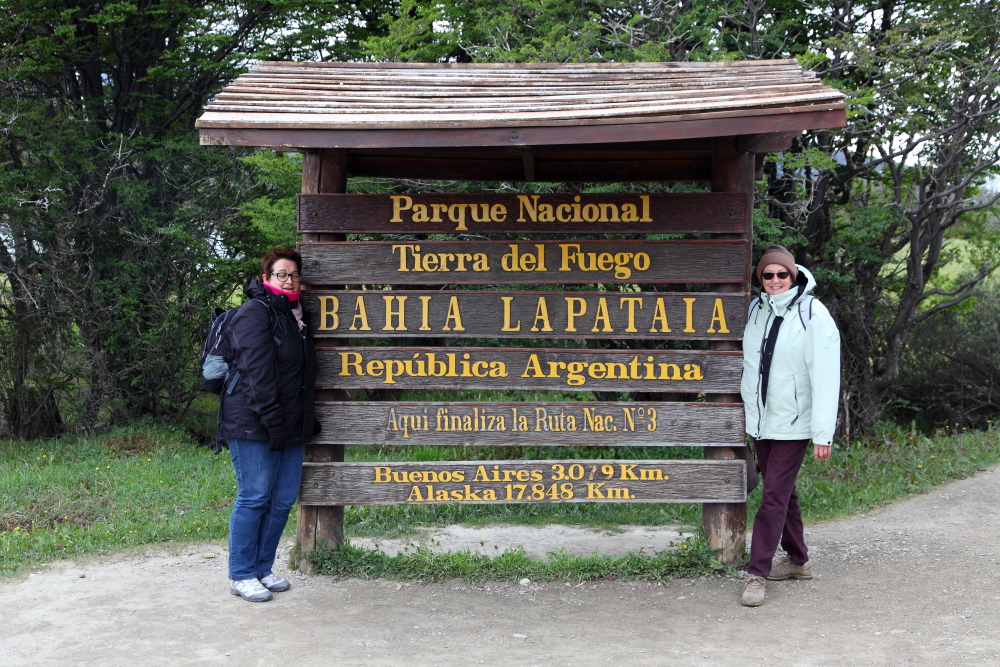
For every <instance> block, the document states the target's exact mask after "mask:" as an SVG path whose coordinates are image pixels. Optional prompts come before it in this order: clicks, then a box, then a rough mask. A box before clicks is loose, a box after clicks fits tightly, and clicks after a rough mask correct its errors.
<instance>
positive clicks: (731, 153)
mask: <svg viewBox="0 0 1000 667" xmlns="http://www.w3.org/2000/svg"><path fill="white" fill-rule="evenodd" d="M738 140H739V137H735V136H732V137H715V139H714V140H713V145H712V192H745V193H746V194H747V199H746V207H747V231H746V233H744V234H717V235H713V238H718V239H746V240H747V241H748V242H749V243H750V244H752V242H753V196H754V185H755V183H754V154H753V153H751V152H744V151H740V150H739V148H738ZM747 252H748V254H750V255H751V256H750V257H747V262H746V266H747V267H748V270H747V275H746V278H745V280H744V284H743V285H737V284H728V285H720V286H719V288H718V291H720V292H725V291H732V292H737V291H743V292H745V293H747V294H749V292H750V271H752V270H753V269H752V267H750V260H751V258H752V254H753V251H752V245H748V247H747ZM745 307H746V306H744V308H745ZM709 345H710V348H711V349H712V350H740V349H741V348H742V344H741V343H740V342H738V341H728V340H720V341H712V342H711V343H710V344H709ZM708 401H709V402H710V403H740V402H742V398H741V397H740V395H739V394H709V395H708ZM741 454H742V452H741V450H740V449H739V448H734V447H706V448H705V458H706V459H738V458H741ZM701 517H702V525H703V526H704V530H705V537H706V538H707V540H708V545H709V546H710V547H711V548H713V549H722V554H721V556H720V557H719V561H720V562H721V563H723V564H724V565H734V564H736V563H738V562H739V561H740V559H741V558H742V557H743V554H744V553H745V551H746V530H747V504H746V503H745V502H743V503H705V504H703V505H702V509H701Z"/></svg>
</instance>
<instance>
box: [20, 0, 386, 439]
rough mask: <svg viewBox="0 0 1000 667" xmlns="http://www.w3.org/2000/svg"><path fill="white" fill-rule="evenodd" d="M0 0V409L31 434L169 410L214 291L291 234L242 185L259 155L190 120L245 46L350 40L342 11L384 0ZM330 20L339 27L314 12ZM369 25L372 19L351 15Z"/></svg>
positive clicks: (259, 179)
mask: <svg viewBox="0 0 1000 667" xmlns="http://www.w3.org/2000/svg"><path fill="white" fill-rule="evenodd" d="M4 9H5V11H4V12H3V13H2V14H0V156H2V157H0V342H2V344H3V346H4V351H5V354H4V355H3V356H2V357H0V403H2V405H3V408H4V410H3V414H4V421H5V422H6V425H7V428H8V430H9V431H11V432H12V433H13V434H14V435H17V436H21V437H34V436H37V435H44V434H51V433H54V432H58V431H59V430H60V429H62V428H63V427H64V423H65V422H66V421H71V422H74V423H75V425H76V426H77V427H81V428H84V429H86V428H93V427H95V426H96V425H97V424H99V423H100V422H101V421H108V420H112V421H114V420H127V419H128V418H130V417H132V416H135V415H142V414H148V415H157V416H163V417H166V418H171V419H181V418H182V417H183V415H184V413H185V411H186V409H187V407H188V405H189V404H190V401H191V400H192V398H193V397H194V396H195V394H196V391H197V384H196V382H195V368H194V366H195V363H196V358H197V353H196V351H197V347H198V345H199V343H200V341H201V338H202V333H203V330H204V327H205V325H206V324H207V318H208V314H209V312H210V310H211V308H212V307H213V306H217V305H228V304H229V303H230V302H231V300H232V298H233V296H234V293H236V292H238V290H239V288H240V286H241V284H242V283H243V282H244V281H245V278H246V277H247V276H248V275H252V268H253V259H254V258H255V257H256V256H258V255H259V253H260V251H261V249H262V248H263V247H264V246H265V245H266V244H267V242H268V241H271V242H283V241H287V240H288V235H287V234H286V233H285V232H284V230H283V229H278V227H279V226H277V225H274V224H273V220H274V219H275V218H277V217H279V216H281V215H284V214H285V213H287V212H286V211H275V210H266V209H264V208H263V207H262V205H261V201H260V199H259V198H260V197H261V196H263V195H265V194H266V193H267V192H268V185H266V184H265V182H264V180H263V179H264V178H265V177H266V178H267V179H269V180H274V179H275V173H274V171H273V170H271V171H268V169H269V168H270V167H271V166H272V164H271V162H268V161H266V160H263V159H258V160H257V161H256V162H255V161H254V160H253V159H252V158H253V156H252V155H251V159H250V160H246V161H241V160H240V157H242V156H246V155H247V153H248V151H246V150H229V149H215V150H207V149H205V148H202V147H200V146H199V145H198V139H197V135H196V134H195V133H194V132H193V129H194V128H193V126H194V121H195V119H196V118H197V116H198V115H199V114H200V113H201V109H202V106H203V104H204V102H205V101H206V100H207V99H208V98H209V96H211V95H212V94H214V93H215V92H216V91H218V90H219V88H220V87H221V86H222V85H224V84H225V83H227V82H228V81H231V80H232V79H233V78H235V77H236V76H237V75H238V74H239V73H240V72H241V71H243V69H244V68H245V67H246V65H247V63H248V61H250V60H251V59H255V58H274V59H280V58H289V59H294V58H298V59H303V58H315V57H322V56H323V55H330V54H338V55H340V56H344V55H348V54H356V53H357V49H358V48H359V46H358V35H357V31H356V30H354V28H353V26H354V25H355V23H354V22H355V21H356V20H358V19H359V17H372V16H374V17H378V16H381V15H382V13H384V10H385V4H384V3H377V2H364V3H337V2H319V3H305V2H302V1H301V0H279V1H277V2H269V3H263V4H251V5H247V4H244V3H239V2H227V1H225V0H221V1H219V2H209V3H205V2H187V1H186V0H151V1H149V2H143V3H138V4H136V3H131V4H130V3H106V2H98V1H82V0H81V1H80V2H71V3H69V4H59V3H57V4H52V3H46V2H40V1H39V0H15V2H12V3H7V4H6V5H5V7H4ZM338 24H343V25H344V30H345V32H343V33H342V36H341V38H338V36H337V33H333V34H331V33H330V32H329V30H330V28H331V26H336V25H338ZM380 30H381V28H380V27H379V24H378V21H377V20H376V21H373V22H372V23H371V24H370V25H369V26H368V27H367V29H366V31H365V35H366V36H370V35H373V34H378V33H379V31H380ZM263 172H266V173H263ZM255 202H256V208H255ZM245 216H256V220H257V222H258V224H256V225H255V226H247V225H245V224H244V217H245ZM64 417H65V418H64Z"/></svg>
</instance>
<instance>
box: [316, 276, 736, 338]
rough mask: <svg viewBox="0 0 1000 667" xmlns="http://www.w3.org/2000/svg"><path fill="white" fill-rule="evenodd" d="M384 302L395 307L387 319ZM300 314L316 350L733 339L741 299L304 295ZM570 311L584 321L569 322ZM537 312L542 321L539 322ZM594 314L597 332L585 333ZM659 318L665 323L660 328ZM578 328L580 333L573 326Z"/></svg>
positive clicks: (514, 293)
mask: <svg viewBox="0 0 1000 667" xmlns="http://www.w3.org/2000/svg"><path fill="white" fill-rule="evenodd" d="M396 297H400V300H395V299H396ZM386 298H389V299H394V300H395V301H394V302H393V303H392V305H391V308H390V309H389V312H388V313H387V311H386V303H385V300H386ZM302 307H303V308H305V309H306V312H308V313H310V314H311V315H312V322H313V335H314V336H316V338H317V339H319V344H323V339H326V338H372V337H378V338H395V339H401V338H420V339H425V340H424V341H422V342H423V343H426V342H427V340H426V339H432V338H438V337H441V336H450V337H452V338H538V337H539V336H545V338H564V339H565V338H569V339H589V338H605V339H617V340H691V341H694V340H706V339H709V340H711V339H719V340H740V339H742V337H743V325H744V322H745V321H746V296H745V295H743V294H740V293H720V292H537V291H530V292H529V291H525V290H511V291H504V292H501V291H497V290H471V289H466V290H434V289H422V290H405V291H404V290H400V289H394V290H372V289H369V290H354V291H346V292H345V291H337V292H334V291H324V290H309V291H308V292H307V293H305V294H303V295H302ZM570 307H572V308H573V312H574V313H579V312H582V313H585V315H583V316H575V315H574V317H572V318H571V317H570ZM539 311H541V312H543V313H544V314H545V315H544V318H543V319H542V320H539V318H538V313H539ZM397 313H398V315H397ZM597 313H600V314H601V318H602V319H601V326H600V327H594V326H591V325H592V324H593V321H595V320H596V319H597ZM455 314H459V315H461V318H462V327H461V330H460V331H457V330H455V327H454V324H455V322H454V321H453V319H452V318H451V317H449V315H455ZM400 315H401V316H402V324H400V321H399V319H398V318H399V316H400ZM605 316H607V319H606V322H605V320H604V317H605ZM587 318H589V320H588V319H587ZM664 319H665V320H666V321H667V322H671V323H673V324H672V325H671V326H669V327H664V326H662V324H663V320H664ZM571 320H572V321H573V323H572V324H571ZM584 321H586V322H587V326H582V325H581V324H580V323H581V322H584ZM688 323H690V326H687V325H688ZM723 325H725V326H723ZM444 327H448V329H447V330H445V329H444ZM594 329H597V331H594ZM667 329H669V331H668V330H667Z"/></svg>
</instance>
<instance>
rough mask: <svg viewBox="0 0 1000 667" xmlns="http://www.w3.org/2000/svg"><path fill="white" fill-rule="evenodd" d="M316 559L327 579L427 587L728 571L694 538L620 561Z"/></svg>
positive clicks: (362, 554) (340, 554) (351, 551)
mask: <svg viewBox="0 0 1000 667" xmlns="http://www.w3.org/2000/svg"><path fill="white" fill-rule="evenodd" d="M312 556H313V562H314V563H315V565H316V571H317V572H320V573H323V574H332V575H334V576H351V577H359V578H362V579H376V578H381V577H385V578H392V579H415V580H417V581H422V582H432V581H442V580H445V579H453V578H462V579H465V580H466V581H473V582H475V581H483V580H486V579H500V580H508V581H509V580H515V581H516V580H519V579H521V578H523V577H527V578H529V579H531V580H532V581H551V580H552V579H565V580H574V581H589V580H592V579H608V578H616V579H623V580H629V579H647V580H653V581H665V580H667V579H670V578H671V577H687V576H697V575H699V574H711V573H713V572H716V571H718V570H722V569H724V567H723V565H722V564H721V563H719V562H718V561H717V560H715V552H714V551H713V550H712V549H709V548H708V545H707V544H706V543H705V540H704V538H701V537H689V538H688V539H686V540H684V542H682V543H681V544H680V545H678V549H677V550H675V551H661V552H658V553H643V552H642V551H641V550H640V551H633V552H631V553H627V554H623V555H620V556H602V555H599V554H590V555H586V556H578V555H575V554H570V553H567V552H566V551H563V550H560V551H558V552H554V553H549V554H548V555H547V556H546V557H545V558H532V557H531V556H528V555H527V554H526V553H525V552H524V550H523V549H513V550H508V551H504V552H503V553H502V554H499V555H497V556H490V555H488V554H485V553H477V552H472V551H460V552H457V553H432V552H431V551H430V550H429V549H427V548H426V547H420V548H418V549H417V550H416V551H415V552H414V553H401V554H398V555H395V556H390V555H387V554H384V553H382V552H380V551H376V550H372V549H359V548H357V547H354V546H351V545H349V544H348V545H345V546H342V547H341V548H339V549H322V550H317V551H315V552H313V554H312Z"/></svg>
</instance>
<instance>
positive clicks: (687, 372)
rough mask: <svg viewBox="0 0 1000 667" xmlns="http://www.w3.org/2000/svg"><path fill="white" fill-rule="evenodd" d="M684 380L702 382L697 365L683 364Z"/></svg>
mask: <svg viewBox="0 0 1000 667" xmlns="http://www.w3.org/2000/svg"><path fill="white" fill-rule="evenodd" d="M684 379H685V380H703V379H704V376H702V374H701V366H699V365H698V364H684Z"/></svg>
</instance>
